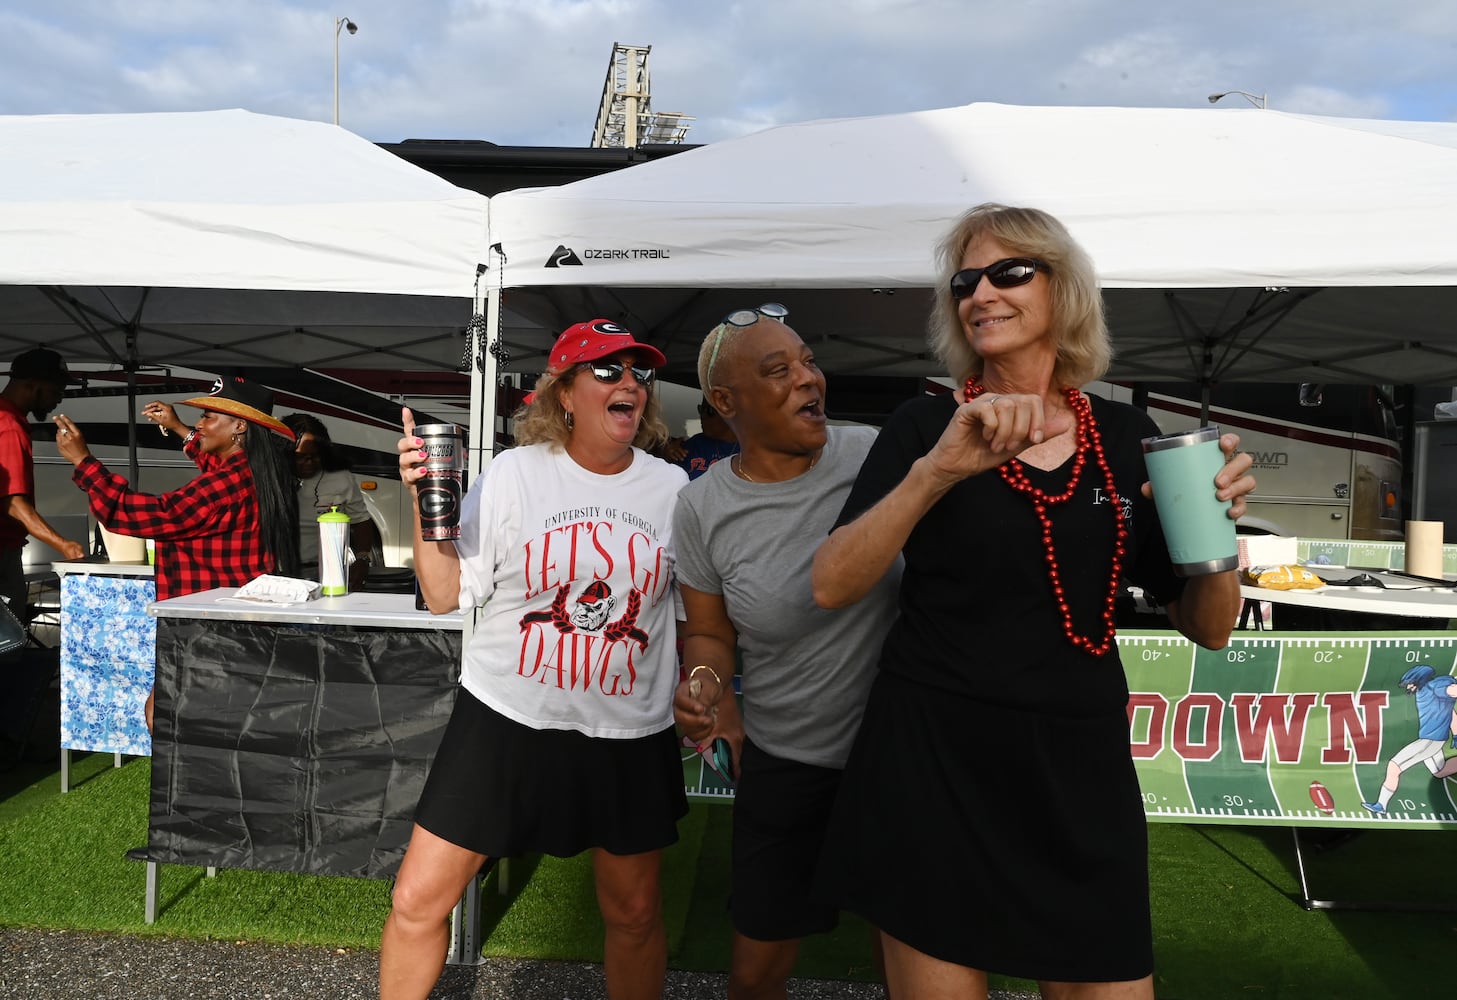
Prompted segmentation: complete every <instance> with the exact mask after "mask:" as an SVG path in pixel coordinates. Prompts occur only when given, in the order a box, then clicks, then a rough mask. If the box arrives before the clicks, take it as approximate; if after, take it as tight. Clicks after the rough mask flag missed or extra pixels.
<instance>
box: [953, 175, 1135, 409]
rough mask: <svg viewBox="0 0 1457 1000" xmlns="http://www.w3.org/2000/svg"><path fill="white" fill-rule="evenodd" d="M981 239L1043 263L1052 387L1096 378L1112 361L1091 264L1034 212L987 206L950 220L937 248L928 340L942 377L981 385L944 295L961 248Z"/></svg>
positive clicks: (1047, 218)
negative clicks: (1052, 347) (1053, 355)
mask: <svg viewBox="0 0 1457 1000" xmlns="http://www.w3.org/2000/svg"><path fill="white" fill-rule="evenodd" d="M982 238H989V239H993V240H996V241H997V242H998V243H1000V244H1001V245H1002V246H1004V247H1006V249H1007V251H1008V252H1009V253H1011V254H1013V255H1015V256H1018V257H1035V258H1036V259H1038V260H1041V261H1045V262H1046V263H1047V265H1048V272H1049V273H1048V285H1049V292H1048V295H1049V299H1050V302H1051V306H1052V337H1053V339H1054V341H1055V342H1056V344H1057V361H1056V363H1055V365H1054V368H1053V378H1054V380H1055V381H1056V383H1057V384H1058V385H1060V386H1080V385H1083V384H1085V383H1087V382H1092V381H1094V380H1096V379H1099V378H1101V377H1102V376H1103V374H1104V373H1105V372H1106V371H1107V370H1108V366H1109V364H1111V363H1112V361H1113V341H1112V338H1111V337H1109V335H1108V324H1107V322H1106V320H1105V319H1104V318H1103V294H1102V292H1101V290H1100V289H1099V287H1098V277H1097V273H1096V272H1095V271H1094V270H1093V261H1092V258H1090V257H1089V256H1088V254H1087V252H1086V251H1085V250H1083V248H1082V247H1080V246H1079V245H1078V244H1077V242H1076V241H1075V240H1074V239H1073V238H1072V234H1071V233H1069V232H1068V231H1067V228H1066V227H1065V226H1064V225H1063V224H1062V223H1061V222H1059V221H1058V220H1057V219H1055V218H1054V217H1053V216H1051V215H1049V214H1048V213H1046V212H1044V211H1042V210H1041V209H1036V208H1009V207H1008V206H1006V205H998V204H995V203H992V202H987V203H985V204H981V205H977V206H976V207H975V208H973V209H971V210H970V211H968V212H967V213H966V214H965V215H963V216H962V217H961V218H959V219H957V220H956V224H955V225H954V226H952V227H951V231H950V232H948V233H947V234H946V235H945V236H944V237H942V239H941V242H940V243H938V244H937V245H936V260H937V264H938V275H937V284H936V294H935V297H934V301H933V304H932V306H931V317H930V321H929V323H928V324H927V333H928V337H927V339H928V340H929V342H930V346H931V350H932V351H934V352H935V354H936V357H937V358H939V359H940V360H941V363H942V364H944V365H945V366H946V371H947V373H948V374H950V375H951V377H952V378H954V379H956V381H958V382H962V381H965V380H966V379H967V378H980V377H981V373H982V370H983V368H984V367H985V364H984V362H983V361H982V359H981V357H980V356H978V355H977V353H976V352H975V351H973V350H972V349H971V344H970V343H968V342H967V339H966V331H965V330H963V329H962V326H961V317H960V316H959V315H958V314H957V309H956V306H957V301H956V299H954V298H952V297H951V292H950V291H949V286H950V283H951V276H952V275H954V274H955V273H956V272H957V271H959V270H961V261H962V258H963V257H964V256H965V255H966V248H967V247H969V246H971V244H972V243H974V242H976V241H977V240H979V239H982Z"/></svg>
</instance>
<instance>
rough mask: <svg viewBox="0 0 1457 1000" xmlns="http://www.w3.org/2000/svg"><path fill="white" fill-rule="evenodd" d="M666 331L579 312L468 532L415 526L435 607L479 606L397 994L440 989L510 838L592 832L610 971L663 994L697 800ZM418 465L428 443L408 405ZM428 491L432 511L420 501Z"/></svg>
mask: <svg viewBox="0 0 1457 1000" xmlns="http://www.w3.org/2000/svg"><path fill="white" fill-rule="evenodd" d="M663 363H664V358H663V355H662V353H661V352H659V351H658V350H657V349H656V348H654V347H651V346H649V345H647V344H643V343H639V342H638V341H637V340H636V339H634V338H633V336H632V334H631V333H629V332H628V331H627V330H625V329H623V328H622V327H620V326H618V325H617V324H615V323H611V322H609V321H607V320H602V319H599V320H593V321H591V322H588V323H578V324H576V325H575V326H572V327H569V328H568V329H567V330H566V331H564V332H563V333H562V335H561V336H560V337H559V338H558V339H557V341H556V344H555V345H554V346H553V347H552V350H551V355H550V357H549V360H548V368H547V371H546V374H544V375H543V376H542V377H541V379H540V380H538V382H537V384H536V390H535V392H534V393H533V394H532V397H531V398H530V400H529V402H528V403H527V405H526V406H525V407H524V408H523V409H522V410H521V411H519V412H518V413H517V415H516V423H515V430H516V438H517V442H518V445H520V446H519V447H516V448H513V449H511V450H509V451H506V452H504V453H502V454H501V455H499V456H497V457H496V458H495V459H493V460H492V461H491V463H490V464H489V465H488V466H487V468H486V470H485V471H484V472H483V473H482V474H481V475H480V476H478V477H477V478H476V480H475V482H474V483H472V484H471V487H470V490H469V492H468V493H467V494H466V497H465V500H464V502H463V504H462V511H461V525H460V538H459V540H458V541H455V542H425V541H421V540H420V538H419V531H418V528H417V530H416V532H415V536H416V537H415V543H414V552H415V572H416V574H417V576H418V578H419V581H420V589H421V593H422V594H423V596H424V598H425V601H426V603H427V604H428V605H429V607H430V609H431V610H432V611H435V612H437V613H444V612H448V611H453V610H455V609H457V608H460V609H463V610H469V609H472V608H476V607H480V608H482V613H481V614H480V615H478V617H477V622H476V627H475V629H474V632H473V634H472V636H471V639H470V644H469V646H468V647H467V648H466V650H465V654H464V661H463V664H462V670H461V691H460V692H459V694H458V696H457V698H456V704H455V710H454V712H453V714H452V716H451V720H450V724H449V725H448V726H447V728H446V733H445V735H444V737H443V738H442V740H441V744H440V749H439V751H438V753H437V754H436V758H435V762H434V764H433V766H432V768H431V772H430V777H429V779H428V781H427V782H426V786H425V790H424V792H423V793H422V794H421V798H420V804H419V807H418V809H417V810H416V815H415V823H416V825H415V830H414V834H413V836H412V837H411V840H410V846H409V849H408V850H407V851H406V853H405V859H404V861H403V862H402V863H401V865H400V872H399V877H398V879H397V881H396V883H395V891H394V897H393V907H392V910H391V912H390V916H389V919H388V920H387V921H386V923H385V927H384V933H383V936H382V939H381V946H380V997H381V998H382V1000H394V998H404V997H412V998H423V997H425V996H426V995H427V994H428V993H429V992H430V989H431V987H432V986H433V985H434V983H435V981H436V979H437V978H438V977H439V974H440V971H441V968H442V967H443V964H444V959H445V952H446V946H447V944H448V934H447V926H446V918H447V916H448V914H449V913H450V910H451V908H452V907H453V906H454V905H455V902H456V901H457V900H458V899H459V898H460V895H461V893H462V892H463V891H464V890H465V887H466V885H467V884H468V883H469V882H470V880H471V878H472V877H473V876H474V875H475V874H476V873H477V872H478V871H480V870H481V868H482V867H483V866H484V865H485V864H486V863H487V861H489V860H490V859H492V858H502V857H512V856H516V855H521V854H527V853H545V854H553V855H557V856H562V857H568V856H571V855H575V854H578V853H580V852H582V851H584V850H587V849H589V848H590V849H592V852H593V870H594V872H595V875H596V882H597V899H598V905H599V906H600V907H601V910H602V918H603V923H604V925H605V928H606V938H605V947H604V953H605V963H604V964H605V971H606V978H607V993H608V995H609V996H612V997H613V998H626V997H657V996H660V995H661V993H662V987H663V977H664V971H665V968H666V964H667V938H666V934H665V932H664V928H663V922H662V914H661V901H660V896H661V894H660V892H659V885H658V874H659V869H660V866H661V856H662V850H663V848H665V847H667V846H668V845H669V844H672V843H673V842H675V841H676V840H677V821H678V819H679V818H681V817H682V816H683V815H684V814H685V813H686V812H687V808H688V805H687V799H686V798H685V796H684V792H683V775H682V764H681V759H680V757H679V751H678V746H677V741H676V739H675V738H674V732H673V706H672V699H673V689H674V687H675V685H676V683H677V678H678V665H677V656H676V647H675V635H674V632H675V617H676V616H675V614H674V599H673V547H672V521H673V508H674V505H675V504H676V501H677V494H678V490H679V489H680V488H681V487H682V486H683V484H684V483H686V482H687V476H686V475H685V473H684V472H683V470H682V469H679V468H677V467H675V466H672V465H669V464H668V463H666V462H664V461H662V460H660V459H657V458H654V457H652V456H651V455H649V454H648V453H647V451H646V450H645V449H647V448H651V447H653V446H655V445H656V444H658V443H659V442H661V441H662V440H664V439H665V438H666V437H667V429H666V427H665V426H664V425H663V422H662V420H661V419H660V418H659V416H658V400H657V397H656V396H655V395H654V394H653V393H652V381H653V377H654V374H655V369H656V368H657V367H658V366H660V365H662V364H663ZM404 430H405V436H404V438H402V439H401V441H400V477H401V479H402V481H403V482H404V483H405V484H406V485H407V486H408V487H409V488H410V489H411V490H412V492H413V490H414V487H415V485H416V483H418V481H419V479H420V476H421V470H420V468H419V465H420V463H421V461H422V460H423V456H422V454H421V446H422V442H421V440H420V439H419V438H418V437H416V436H415V434H414V419H413V417H412V415H411V414H410V411H409V410H405V411H404ZM418 518H419V510H418V501H417V506H416V520H417V523H418Z"/></svg>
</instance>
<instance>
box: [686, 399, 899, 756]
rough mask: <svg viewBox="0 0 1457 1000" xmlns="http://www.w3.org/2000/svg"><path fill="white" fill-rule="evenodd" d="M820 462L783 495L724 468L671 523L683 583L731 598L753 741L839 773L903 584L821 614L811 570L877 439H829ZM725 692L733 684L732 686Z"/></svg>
mask: <svg viewBox="0 0 1457 1000" xmlns="http://www.w3.org/2000/svg"><path fill="white" fill-rule="evenodd" d="M827 432H828V439H827V441H826V443H825V447H824V451H823V452H822V453H821V455H820V459H819V461H818V462H816V463H815V465H814V466H813V468H811V469H810V470H809V471H808V472H806V473H805V474H804V475H802V476H799V477H797V478H795V479H790V480H787V481H785V482H779V483H751V482H746V481H744V480H743V479H742V478H740V477H739V476H737V475H735V474H734V473H733V467H732V466H731V465H730V463H728V462H719V463H717V464H715V465H714V466H712V467H711V468H710V469H709V470H708V472H707V473H706V474H705V475H703V476H700V477H699V478H698V479H696V480H694V481H693V482H692V483H689V484H688V485H687V486H686V487H684V488H683V492H682V493H681V494H679V497H678V508H677V512H676V514H675V515H674V522H673V538H674V542H675V544H676V547H677V553H678V566H677V572H678V580H679V582H680V583H683V584H686V585H687V586H689V587H692V588H693V589H694V590H698V591H702V592H704V593H708V594H721V595H723V599H724V605H725V608H726V609H727V611H728V616H729V619H730V620H731V621H732V622H733V624H734V627H735V628H736V629H737V631H738V647H739V651H740V654H741V656H742V659H743V667H742V670H743V677H742V680H741V683H742V687H743V699H744V730H745V732H746V733H747V735H748V737H749V739H751V740H752V741H753V742H754V743H755V744H756V745H758V746H759V747H761V748H763V749H764V750H766V751H768V752H769V753H771V754H773V755H774V756H776V757H783V758H786V759H789V760H794V761H799V762H801V763H805V764H814V765H816V766H819V767H831V768H842V767H844V766H845V758H846V757H847V756H849V753H850V744H851V742H852V741H853V740H854V738H855V731H856V730H857V729H858V728H859V726H860V716H861V714H862V712H863V711H864V708H865V695H866V692H868V691H869V690H870V681H871V677H872V676H873V674H874V671H875V664H876V663H877V661H878V660H879V658H880V645H881V640H882V639H883V638H884V637H885V633H886V630H887V629H888V628H889V627H890V623H891V620H892V619H893V618H894V617H895V610H896V606H895V598H896V592H897V590H898V589H899V581H900V573H899V570H898V569H897V570H895V571H893V572H891V573H888V574H886V576H885V578H884V579H882V580H881V581H880V583H879V585H878V586H877V588H876V590H875V591H874V592H873V593H872V594H871V595H870V596H869V597H867V598H866V599H865V600H863V601H861V602H860V603H859V604H856V605H855V606H854V607H851V608H846V609H842V610H838V611H827V610H825V609H824V608H819V607H816V606H815V602H814V597H813V595H812V594H811V592H810V567H811V565H812V564H813V562H814V553H815V549H817V548H818V547H819V544H820V543H821V542H822V541H824V540H825V536H826V535H828V534H829V531H830V527H831V526H832V525H833V524H834V522H835V517H836V515H838V514H839V512H840V507H841V506H842V504H843V502H844V499H845V496H846V494H848V493H849V492H850V487H851V485H852V484H853V483H854V482H855V475H856V473H858V472H859V471H860V463H861V462H862V461H863V460H864V458H865V453H866V452H867V451H869V450H870V445H871V444H872V443H873V442H874V441H875V436H876V431H875V428H873V427H830V428H827ZM725 683H727V678H725Z"/></svg>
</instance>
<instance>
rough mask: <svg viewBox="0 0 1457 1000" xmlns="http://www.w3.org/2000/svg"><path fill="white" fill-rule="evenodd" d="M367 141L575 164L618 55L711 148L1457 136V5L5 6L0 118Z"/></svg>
mask: <svg viewBox="0 0 1457 1000" xmlns="http://www.w3.org/2000/svg"><path fill="white" fill-rule="evenodd" d="M341 14H347V15H348V16H349V17H351V18H352V19H353V20H354V21H355V22H356V23H357V24H358V25H359V33H358V34H357V35H353V36H350V35H347V34H346V35H343V36H341V37H339V39H338V42H339V50H338V51H339V90H340V105H341V118H342V120H343V122H344V124H345V125H346V126H347V127H349V128H351V129H353V130H354V131H356V132H359V133H360V134H362V135H365V136H368V137H369V138H372V139H378V140H384V141H389V140H398V139H404V138H480V139H490V140H493V141H497V142H503V143H513V144H541V145H575V146H580V145H585V144H586V142H587V141H588V139H589V137H590V135H591V130H592V126H593V123H594V120H595V116H596V111H597V105H598V100H599V98H600V96H601V91H602V86H603V81H604V79H605V77H606V72H607V65H608V59H609V56H610V53H611V48H612V44H613V42H623V43H630V44H648V45H651V46H652V55H651V57H650V59H651V70H652V86H653V105H654V107H655V108H657V109H658V110H663V111H679V112H682V113H685V114H689V115H693V116H695V117H696V119H697V121H696V122H695V124H694V126H693V130H692V131H691V132H690V133H689V138H690V140H695V141H712V140H716V139H722V138H728V137H731V136H733V135H738V134H742V133H743V132H744V131H747V130H752V129H755V128H761V127H764V126H766V125H771V124H776V123H780V122H785V121H797V120H805V119H811V118H824V117H838V116H844V115H866V114H880V113H888V112H896V111H905V110H913V109H919V108H932V107H944V106H949V105H955V104H964V103H968V102H971V101H978V100H991V101H1000V102H1003V103H1011V104H1018V103H1021V104H1117V105H1148V106H1186V107H1196V106H1202V105H1203V104H1204V102H1205V97H1206V95H1208V94H1210V93H1212V92H1215V91H1220V90H1229V89H1232V88H1240V89H1244V90H1248V91H1251V92H1253V93H1257V94H1260V93H1268V94H1269V98H1270V104H1271V106H1273V107H1276V108H1279V109H1283V110H1287V111H1298V112H1308V113H1317V114H1354V115H1362V116H1378V117H1413V118H1421V117H1430V118H1443V119H1448V118H1454V117H1457V81H1454V78H1453V75H1452V73H1451V66H1452V65H1453V63H1454V57H1457V4H1453V3H1437V4H1420V5H1417V4H1413V5H1404V6H1397V7H1389V6H1380V5H1372V4H1369V3H1367V2H1364V0H1362V2H1356V0H1265V2H1263V3H1257V2H1254V0H1227V2H1223V3H1220V4H1218V5H1207V6H1202V7H1191V6H1188V5H1184V4H1171V3H1167V2H1166V0H1125V2H1123V3H1120V4H1116V5H1114V4H1109V3H1106V2H1103V0H1023V2H1021V3H1017V4H989V3H967V2H965V0H841V2H840V3H837V4H829V3H825V2H823V0H777V2H776V0H726V2H722V3H708V2H698V0H414V2H412V3H409V4H403V3H398V2H395V0H349V2H348V3H343V4H340V3H337V2H331V3H330V4H329V5H327V6H326V5H324V4H322V3H320V2H317V0H294V2H285V0H253V2H248V3H234V4H231V5H218V4H213V3H200V2H180V0H173V2H163V0H130V2H121V0H89V2H76V3H54V2H53V0H44V2H42V0H13V2H11V3H9V4H7V5H6V7H5V8H4V9H3V10H0V113H7V114H37V113H46V112H67V113H74V112H118V111H148V110H181V109H202V108H218V107H243V108H248V109H250V110H255V111H260V112H265V113H270V114H281V115H291V116H294V117H301V118H313V119H320V120H328V119H329V118H330V117H331V115H332V100H333V66H334V51H335V21H334V19H335V17H337V16H340V15H341Z"/></svg>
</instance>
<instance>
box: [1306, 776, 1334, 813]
mask: <svg viewBox="0 0 1457 1000" xmlns="http://www.w3.org/2000/svg"><path fill="white" fill-rule="evenodd" d="M1310 801H1312V802H1314V803H1315V807H1316V808H1317V809H1319V810H1320V811H1321V812H1322V813H1324V814H1325V815H1327V816H1334V815H1335V812H1336V800H1335V799H1334V798H1332V797H1331V793H1330V789H1328V788H1326V787H1325V785H1322V784H1321V783H1320V782H1319V781H1312V782H1311V783H1310Z"/></svg>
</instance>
